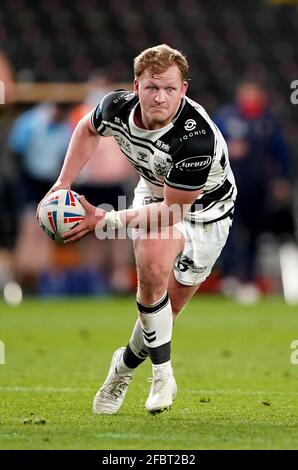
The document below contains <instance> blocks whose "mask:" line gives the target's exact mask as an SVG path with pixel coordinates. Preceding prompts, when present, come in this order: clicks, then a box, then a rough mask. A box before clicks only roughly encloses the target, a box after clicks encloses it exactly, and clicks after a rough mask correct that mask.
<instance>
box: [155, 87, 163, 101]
mask: <svg viewBox="0 0 298 470" xmlns="http://www.w3.org/2000/svg"><path fill="white" fill-rule="evenodd" d="M164 101H165V91H164V90H158V92H157V93H156V95H155V102H156V103H163V102H164Z"/></svg>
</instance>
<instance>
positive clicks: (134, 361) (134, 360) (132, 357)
mask: <svg viewBox="0 0 298 470" xmlns="http://www.w3.org/2000/svg"><path fill="white" fill-rule="evenodd" d="M146 357H147V355H146V356H143V355H142V356H141V354H140V357H139V356H137V355H136V354H134V353H133V352H132V350H131V347H130V345H129V344H128V345H127V346H126V349H125V351H124V353H123V362H124V364H125V365H126V366H127V367H130V369H135V368H136V367H138V366H139V365H140V364H142V362H144V360H145V359H146Z"/></svg>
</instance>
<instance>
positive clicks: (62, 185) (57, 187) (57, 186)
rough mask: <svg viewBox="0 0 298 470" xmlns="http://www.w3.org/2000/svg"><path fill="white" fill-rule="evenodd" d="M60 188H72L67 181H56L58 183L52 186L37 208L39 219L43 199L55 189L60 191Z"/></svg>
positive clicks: (36, 215)
mask: <svg viewBox="0 0 298 470" xmlns="http://www.w3.org/2000/svg"><path fill="white" fill-rule="evenodd" d="M58 189H71V185H70V184H66V183H62V182H60V181H59V180H58V181H56V183H55V184H54V185H53V186H52V187H51V189H50V190H49V191H48V192H47V194H46V195H45V196H44V197H43V198H42V200H41V201H40V203H39V204H38V206H37V209H36V214H35V217H36V218H37V219H38V213H39V209H40V206H41V205H42V203H43V201H44V200H45V199H46V198H47V197H48V195H49V194H51V193H53V192H54V191H58Z"/></svg>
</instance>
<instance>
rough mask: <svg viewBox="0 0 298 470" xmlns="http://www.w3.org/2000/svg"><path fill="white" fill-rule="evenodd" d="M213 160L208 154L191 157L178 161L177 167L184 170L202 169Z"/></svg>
mask: <svg viewBox="0 0 298 470" xmlns="http://www.w3.org/2000/svg"><path fill="white" fill-rule="evenodd" d="M211 160H212V159H211V157H209V156H207V155H206V156H203V157H190V158H185V159H184V160H182V161H181V162H178V163H176V165H175V167H176V168H178V169H179V170H182V171H201V170H205V168H207V167H208V166H209V165H210V163H211Z"/></svg>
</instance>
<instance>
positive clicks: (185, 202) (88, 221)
mask: <svg viewBox="0 0 298 470" xmlns="http://www.w3.org/2000/svg"><path fill="white" fill-rule="evenodd" d="M201 192H202V190H201V189H198V190H195V191H184V190H181V189H176V188H172V187H170V186H168V185H165V187H164V200H163V201H162V202H159V203H153V204H148V205H146V206H143V207H140V208H138V209H127V210H122V211H111V212H105V211H104V210H103V209H99V208H96V207H95V206H93V205H92V204H90V203H89V202H88V201H86V199H85V197H84V196H82V197H81V198H80V202H81V204H82V206H83V207H84V209H85V211H86V216H85V218H84V219H83V220H82V222H80V223H79V224H78V225H77V226H76V227H74V228H73V229H72V230H70V231H69V232H67V233H65V234H64V235H62V236H63V238H64V239H65V242H74V241H77V240H79V239H80V238H82V237H84V236H85V235H86V234H87V233H89V232H92V231H94V230H95V229H99V230H100V229H102V228H104V227H105V226H107V227H108V228H112V229H117V228H123V227H130V228H141V229H144V230H146V231H150V230H152V231H159V230H161V229H162V227H169V226H171V225H174V224H176V223H178V222H180V221H181V220H182V219H183V218H184V216H185V214H186V212H187V211H188V210H189V208H190V207H191V205H192V204H193V203H194V201H195V200H196V199H197V198H198V196H199V195H200V194H201Z"/></svg>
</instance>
